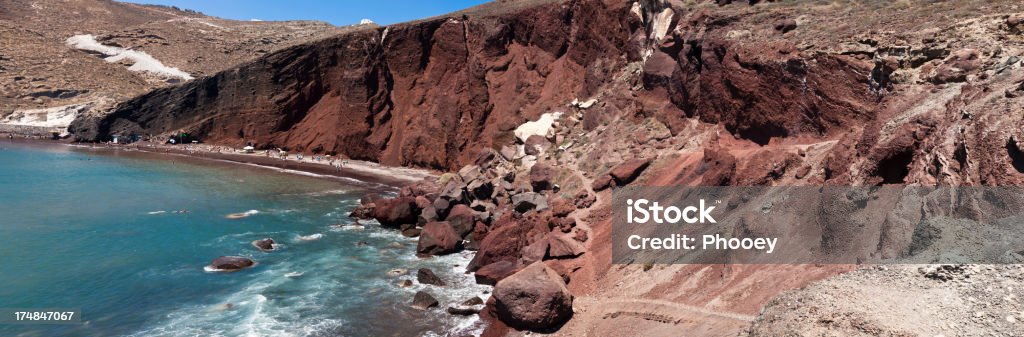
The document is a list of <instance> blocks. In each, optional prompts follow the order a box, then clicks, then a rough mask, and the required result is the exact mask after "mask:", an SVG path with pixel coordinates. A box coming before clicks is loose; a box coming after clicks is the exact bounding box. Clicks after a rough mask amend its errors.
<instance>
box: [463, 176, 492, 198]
mask: <svg viewBox="0 0 1024 337" xmlns="http://www.w3.org/2000/svg"><path fill="white" fill-rule="evenodd" d="M466 190H467V191H469V194H470V195H471V196H473V199H474V200H487V199H488V198H490V197H491V194H493V193H494V184H492V183H491V182H489V181H485V180H481V179H477V180H473V181H471V182H470V183H469V185H466Z"/></svg>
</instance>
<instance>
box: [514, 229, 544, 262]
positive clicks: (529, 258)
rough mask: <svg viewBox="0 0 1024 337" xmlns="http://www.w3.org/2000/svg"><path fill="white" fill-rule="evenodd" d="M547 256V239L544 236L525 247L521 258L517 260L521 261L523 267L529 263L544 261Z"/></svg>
mask: <svg viewBox="0 0 1024 337" xmlns="http://www.w3.org/2000/svg"><path fill="white" fill-rule="evenodd" d="M547 255H548V238H547V237H546V236H545V237H542V238H540V239H539V240H537V241H534V242H533V243H531V244H529V245H527V246H526V247H523V252H522V256H520V257H519V260H520V261H522V262H523V264H524V265H529V264H531V263H534V262H537V261H542V260H544V258H545V257H547Z"/></svg>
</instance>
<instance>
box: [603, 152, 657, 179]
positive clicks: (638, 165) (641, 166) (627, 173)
mask: <svg viewBox="0 0 1024 337" xmlns="http://www.w3.org/2000/svg"><path fill="white" fill-rule="evenodd" d="M650 164H651V160H650V159H642V158H637V159H630V160H627V161H626V162H624V163H622V164H619V166H616V167H615V168H613V169H612V170H611V172H609V174H610V175H611V176H612V178H613V179H615V183H616V184H618V185H619V186H622V185H626V184H629V183H631V182H633V180H634V179H636V177H639V176H640V173H643V172H644V170H645V169H647V166H649V165H650Z"/></svg>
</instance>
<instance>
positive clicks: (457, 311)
mask: <svg viewBox="0 0 1024 337" xmlns="http://www.w3.org/2000/svg"><path fill="white" fill-rule="evenodd" d="M479 312H480V309H479V308H474V307H448V313H449V314H452V315H459V316H469V315H476V314H477V313H479Z"/></svg>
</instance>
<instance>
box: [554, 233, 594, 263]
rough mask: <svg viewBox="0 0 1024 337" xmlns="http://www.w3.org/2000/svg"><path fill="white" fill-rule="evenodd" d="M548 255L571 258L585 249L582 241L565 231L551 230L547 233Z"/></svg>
mask: <svg viewBox="0 0 1024 337" xmlns="http://www.w3.org/2000/svg"><path fill="white" fill-rule="evenodd" d="M547 241H548V256H549V257H551V258H556V259H557V258H571V257H577V256H580V255H582V254H583V253H585V252H586V251H587V248H586V247H585V246H583V243H582V242H579V241H577V240H576V238H574V237H573V236H571V235H569V234H565V233H558V232H551V233H550V234H548V239H547Z"/></svg>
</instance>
